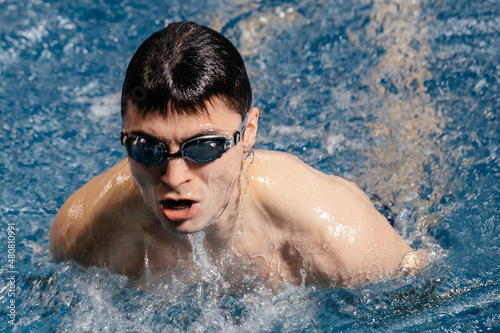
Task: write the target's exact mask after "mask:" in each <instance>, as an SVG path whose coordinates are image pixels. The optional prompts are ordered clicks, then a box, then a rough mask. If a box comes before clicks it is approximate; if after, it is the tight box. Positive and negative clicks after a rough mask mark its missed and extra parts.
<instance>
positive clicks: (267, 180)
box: [249, 151, 411, 285]
mask: <svg viewBox="0 0 500 333" xmlns="http://www.w3.org/2000/svg"><path fill="white" fill-rule="evenodd" d="M249 183H250V185H249V188H250V191H251V192H252V194H253V195H255V196H256V197H257V200H259V201H260V205H261V207H263V209H265V210H266V213H267V215H268V216H271V217H272V219H273V220H274V221H275V223H276V224H278V225H280V226H281V230H282V231H283V234H284V235H286V240H283V242H284V244H287V246H288V247H289V248H293V251H295V252H296V253H295V254H294V257H295V258H302V259H301V260H302V262H301V265H302V267H303V268H305V269H306V271H307V272H308V273H309V277H310V279H312V280H313V281H314V282H315V283H324V281H328V280H329V281H333V283H334V284H344V285H353V284H357V283H360V282H364V281H372V280H375V279H378V278H381V277H384V276H388V275H392V274H394V273H395V272H396V271H397V270H398V268H399V267H400V264H401V261H402V259H403V257H404V256H405V254H406V253H408V252H410V251H411V248H410V247H409V246H408V245H407V244H406V243H405V242H404V240H403V239H402V238H401V237H400V236H399V235H398V233H397V232H396V231H395V230H394V229H393V228H392V226H391V225H390V224H389V223H388V222H387V220H386V219H385V218H384V217H383V216H382V215H381V214H380V213H379V212H378V211H377V210H376V209H375V208H374V206H373V205H372V203H371V202H370V199H369V198H368V196H367V195H366V194H365V193H364V192H363V191H362V190H361V189H359V187H358V186H356V185H355V184H354V183H352V182H349V181H347V180H345V179H342V178H340V177H336V176H332V175H327V174H324V173H322V172H320V171H318V170H315V169H313V168H312V167H310V166H308V165H307V164H305V163H303V162H302V161H300V160H299V159H298V158H296V157H293V156H291V155H289V154H286V153H279V152H267V151H257V152H256V154H255V158H254V161H253V164H252V167H251V168H250V169H249ZM299 254H300V255H299Z"/></svg>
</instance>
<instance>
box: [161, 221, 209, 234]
mask: <svg viewBox="0 0 500 333" xmlns="http://www.w3.org/2000/svg"><path fill="white" fill-rule="evenodd" d="M207 226H208V224H204V225H200V226H199V225H196V223H195V222H194V221H190V220H187V221H183V222H172V221H167V222H164V223H163V227H164V229H166V230H168V231H171V232H173V233H176V234H181V235H189V234H193V233H196V232H199V231H203V230H205V228H206V227H207Z"/></svg>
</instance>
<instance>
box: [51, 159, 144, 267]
mask: <svg viewBox="0 0 500 333" xmlns="http://www.w3.org/2000/svg"><path fill="white" fill-rule="evenodd" d="M144 214H147V210H146V209H145V205H144V203H143V201H142V197H141V195H140V193H139V192H138V190H137V189H136V187H135V185H134V183H133V180H132V177H131V174H130V169H129V167H128V162H127V160H123V161H121V162H119V163H117V164H116V165H115V166H113V167H112V168H111V169H109V170H108V171H107V172H105V173H103V174H100V175H98V176H96V177H94V178H93V179H92V180H90V181H89V182H88V183H87V184H85V185H84V186H82V187H81V188H80V189H78V190H77V191H76V192H74V193H73V194H72V195H71V196H70V197H69V198H68V200H66V202H65V203H64V204H63V205H62V207H61V208H60V209H59V211H58V213H57V215H56V217H55V219H54V221H53V223H52V228H51V232H50V249H51V254H52V256H53V257H54V259H55V260H56V261H60V260H75V261H77V262H80V263H82V264H85V265H98V266H104V265H107V266H108V265H109V264H110V263H111V262H113V260H114V259H113V258H112V256H113V253H119V252H122V249H121V248H118V247H119V245H118V244H119V242H123V241H125V244H127V246H128V247H130V248H134V247H135V246H139V245H140V239H139V238H137V236H136V235H137V234H138V233H137V230H135V229H134V228H135V227H134V224H133V223H130V221H132V220H134V219H140V218H144ZM131 253H132V252H131ZM121 254H123V253H121ZM122 257H123V256H122ZM129 259H131V258H129ZM132 261H133V260H132ZM120 270H121V269H120ZM124 271H127V269H126V268H125V269H124Z"/></svg>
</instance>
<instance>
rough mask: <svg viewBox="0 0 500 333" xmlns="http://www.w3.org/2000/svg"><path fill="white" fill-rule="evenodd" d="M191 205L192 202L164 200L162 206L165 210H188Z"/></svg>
mask: <svg viewBox="0 0 500 333" xmlns="http://www.w3.org/2000/svg"><path fill="white" fill-rule="evenodd" d="M193 203H194V201H193V200H165V201H164V202H163V203H162V206H163V207H165V208H166V209H173V210H181V209H188V208H189V207H191V206H192V205H193Z"/></svg>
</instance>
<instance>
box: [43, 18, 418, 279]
mask: <svg viewBox="0 0 500 333" xmlns="http://www.w3.org/2000/svg"><path fill="white" fill-rule="evenodd" d="M251 103H252V94H251V89H250V82H249V79H248V76H247V73H246V70H245V66H244V63H243V60H242V58H241V56H240V54H239V53H238V51H237V50H236V48H235V47H234V46H233V45H232V44H231V43H230V42H229V41H228V40H227V39H226V38H225V37H223V36H222V35H220V34H219V33H217V32H216V31H214V30H212V29H210V28H207V27H203V26H199V25H196V24H194V23H173V24H170V25H169V26H167V27H166V28H165V29H163V30H161V31H159V32H157V33H154V34H153V35H152V36H151V37H150V38H148V39H147V40H146V41H145V42H144V43H143V44H142V45H141V46H140V47H139V48H138V50H137V51H136V53H135V55H134V56H133V58H132V60H131V61H130V64H129V66H128V68H127V72H126V75H125V80H124V84H123V89H122V99H121V108H122V111H121V112H122V120H123V125H122V132H121V142H122V144H123V147H124V148H125V149H126V151H127V154H128V158H126V159H125V160H122V161H121V162H119V163H118V164H116V165H115V166H113V167H112V168H111V169H109V170H108V171H107V172H105V173H103V174H101V175H98V176H96V177H95V178H93V179H92V180H91V181H90V182H88V183H87V184H86V185H84V186H83V187H82V188H80V189H79V190H77V191H76V192H75V193H74V194H73V195H71V197H70V198H69V199H68V200H67V201H66V202H65V203H64V205H63V206H62V207H61V209H60V210H59V212H58V213H57V215H56V217H55V219H54V222H53V224H52V229H51V233H50V246H51V254H52V256H53V257H54V259H55V260H56V261H62V260H73V261H76V262H78V263H80V264H83V265H95V266H99V267H107V268H108V269H110V270H111V271H113V272H116V273H120V274H126V275H129V276H136V277H137V276H141V275H143V274H145V258H146V259H147V264H148V269H150V270H151V271H162V270H163V271H167V270H168V269H169V268H171V267H173V266H174V265H176V264H179V263H185V265H186V268H187V267H189V262H190V260H191V261H192V245H191V243H190V241H189V235H190V234H192V233H196V232H200V231H204V233H205V244H204V246H205V248H206V250H207V252H208V253H209V255H210V256H211V257H212V259H215V260H214V262H222V261H217V256H218V255H219V254H220V253H223V252H225V251H228V250H229V251H231V253H232V254H233V255H234V256H233V257H234V258H238V260H239V261H241V262H242V263H243V265H245V266H246V265H248V266H249V267H253V269H255V270H256V272H258V274H259V275H261V276H262V277H264V278H266V279H268V280H270V281H278V282H279V281H281V282H283V281H286V282H292V283H296V284H300V283H301V282H302V277H303V275H304V274H305V283H306V284H315V285H322V286H354V285H357V284H360V283H364V282H369V281H374V280H377V279H380V278H383V277H390V276H397V275H398V274H400V273H401V272H403V271H408V270H409V269H410V268H409V267H406V266H408V264H407V263H413V264H412V266H415V265H416V264H415V261H418V260H415V259H414V258H413V259H412V258H410V257H413V256H414V255H415V253H416V252H415V251H413V250H412V249H411V248H410V247H409V246H408V245H407V244H406V243H405V241H404V240H403V239H402V238H401V237H400V236H399V235H398V233H397V232H396V231H395V230H394V229H393V228H392V227H391V225H390V224H389V223H388V222H387V220H386V219H385V218H384V217H383V216H382V215H381V214H380V213H379V212H378V211H377V210H376V209H375V208H374V206H373V205H372V203H371V202H370V200H369V198H368V197H367V196H366V195H365V193H363V192H362V191H361V190H360V189H359V188H358V187H357V186H356V185H354V184H353V183H351V182H349V181H346V180H344V179H342V178H339V177H336V176H332V175H326V174H323V173H321V172H319V171H317V170H315V169H313V168H311V167H309V166H308V165H306V164H305V163H303V162H301V161H300V160H299V159H298V158H296V157H294V156H291V155H289V154H286V153H282V152H273V151H263V150H256V149H254V144H255V138H256V133H257V127H258V120H259V110H258V109H257V108H255V107H254V108H252V107H251Z"/></svg>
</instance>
